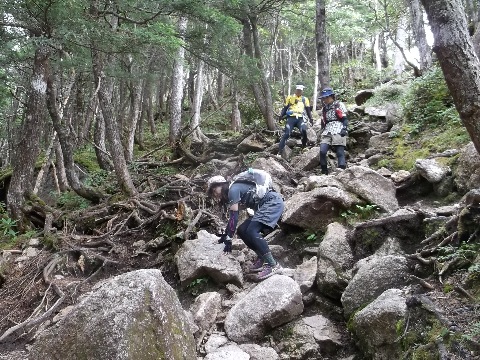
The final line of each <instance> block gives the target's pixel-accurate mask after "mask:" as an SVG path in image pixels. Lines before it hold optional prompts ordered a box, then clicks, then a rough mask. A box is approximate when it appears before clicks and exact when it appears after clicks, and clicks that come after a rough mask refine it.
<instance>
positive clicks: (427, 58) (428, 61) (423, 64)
mask: <svg viewBox="0 0 480 360" xmlns="http://www.w3.org/2000/svg"><path fill="white" fill-rule="evenodd" d="M409 5H410V16H411V19H412V31H413V36H414V37H415V44H416V45H417V48H418V53H419V56H420V59H419V64H420V72H422V73H423V72H424V71H425V70H426V69H428V68H430V66H431V65H432V54H431V49H430V46H429V45H428V43H427V35H426V33H425V26H424V24H423V8H422V7H421V6H420V0H409Z"/></svg>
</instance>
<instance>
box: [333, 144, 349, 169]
mask: <svg viewBox="0 0 480 360" xmlns="http://www.w3.org/2000/svg"><path fill="white" fill-rule="evenodd" d="M335 153H336V154H337V167H339V168H340V169H346V167H347V164H346V162H345V146H342V145H337V146H335Z"/></svg>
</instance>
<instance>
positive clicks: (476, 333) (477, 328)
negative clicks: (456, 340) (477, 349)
mask: <svg viewBox="0 0 480 360" xmlns="http://www.w3.org/2000/svg"><path fill="white" fill-rule="evenodd" d="M462 337H463V338H464V339H466V340H469V341H478V340H479V338H480V321H476V322H474V323H472V324H470V326H469V328H468V329H467V330H466V331H465V334H464V335H463V336H462Z"/></svg>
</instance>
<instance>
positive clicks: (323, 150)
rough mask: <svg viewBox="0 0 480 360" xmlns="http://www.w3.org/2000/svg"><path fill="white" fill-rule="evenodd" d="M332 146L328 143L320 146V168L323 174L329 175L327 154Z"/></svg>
mask: <svg viewBox="0 0 480 360" xmlns="http://www.w3.org/2000/svg"><path fill="white" fill-rule="evenodd" d="M329 148H330V145H329V144H327V143H321V144H320V168H321V169H322V174H325V175H328V165H327V153H328V149H329Z"/></svg>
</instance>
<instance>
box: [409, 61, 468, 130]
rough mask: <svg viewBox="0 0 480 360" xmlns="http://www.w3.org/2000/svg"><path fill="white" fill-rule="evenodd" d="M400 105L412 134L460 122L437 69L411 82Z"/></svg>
mask: <svg viewBox="0 0 480 360" xmlns="http://www.w3.org/2000/svg"><path fill="white" fill-rule="evenodd" d="M402 105H403V111H404V115H405V118H406V120H407V122H408V123H410V124H412V126H413V128H412V132H413V133H419V132H420V131H421V130H423V129H425V128H426V127H427V126H428V125H433V126H436V125H439V124H444V123H448V122H455V121H456V122H459V121H460V120H459V116H458V113H457V112H456V110H455V108H454V106H453V99H452V96H451V95H450V92H449V90H448V88H447V84H446V82H445V78H444V77H443V73H442V70H441V69H440V68H438V67H433V68H432V69H431V70H430V71H429V72H427V73H426V74H425V75H423V76H422V77H420V78H418V79H415V80H414V81H413V83H412V84H411V86H410V87H409V89H408V91H407V93H406V94H405V97H404V98H403V101H402Z"/></svg>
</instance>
